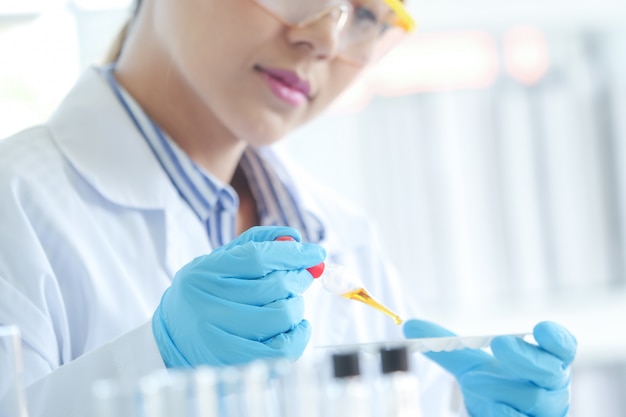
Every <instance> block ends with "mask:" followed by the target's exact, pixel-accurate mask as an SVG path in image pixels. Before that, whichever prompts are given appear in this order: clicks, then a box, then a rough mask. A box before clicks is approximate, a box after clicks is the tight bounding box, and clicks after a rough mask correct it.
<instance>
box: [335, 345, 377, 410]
mask: <svg viewBox="0 0 626 417" xmlns="http://www.w3.org/2000/svg"><path fill="white" fill-rule="evenodd" d="M359 360H360V359H359V353H358V352H340V353H335V354H333V355H332V363H333V364H332V367H333V379H332V380H331V381H330V383H329V384H328V391H327V393H326V399H327V401H326V406H327V407H328V410H327V411H326V412H325V413H324V414H323V415H326V416H330V417H372V416H373V415H374V414H373V412H372V404H371V403H370V399H371V396H370V395H369V390H368V385H367V384H365V382H364V380H363V378H362V377H361V369H360V363H359Z"/></svg>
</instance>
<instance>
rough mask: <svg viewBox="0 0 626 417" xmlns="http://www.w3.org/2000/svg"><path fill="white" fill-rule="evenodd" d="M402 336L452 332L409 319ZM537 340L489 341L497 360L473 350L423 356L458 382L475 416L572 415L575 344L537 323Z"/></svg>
mask: <svg viewBox="0 0 626 417" xmlns="http://www.w3.org/2000/svg"><path fill="white" fill-rule="evenodd" d="M404 335H405V336H406V337H407V338H422V337H441V336H454V333H452V332H450V331H448V330H446V329H444V328H442V327H439V326H437V325H436V324H433V323H430V322H427V321H421V320H409V321H407V322H406V323H405V325H404ZM533 335H534V337H535V340H536V341H537V343H538V346H537V345H534V344H531V343H528V342H525V341H523V340H521V339H520V338H516V337H514V336H498V337H496V338H494V339H493V340H492V342H491V350H492V352H493V355H491V354H489V353H487V352H485V351H482V350H474V349H462V350H456V351H451V352H428V353H425V355H426V356H427V357H429V358H430V359H432V360H433V361H435V362H437V363H438V364H439V365H441V366H442V367H443V368H445V369H446V370H448V371H449V372H450V373H452V374H453V375H454V376H455V377H456V379H457V381H458V383H459V386H460V387H461V391H462V392H463V398H464V400H465V407H466V408H467V411H468V412H469V414H470V415H471V416H472V417H492V416H493V417H495V416H498V417H500V416H504V417H512V416H515V417H521V416H532V417H563V416H565V415H566V414H567V411H568V410H569V403H570V379H571V375H570V365H571V363H572V362H573V360H574V356H575V355H576V339H575V338H574V336H572V334H571V333H570V332H568V331H567V330H566V329H565V328H563V327H561V326H559V325H558V324H556V323H553V322H549V321H544V322H541V323H539V324H537V325H536V326H535V328H534V330H533Z"/></svg>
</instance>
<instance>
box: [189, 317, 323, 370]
mask: <svg viewBox="0 0 626 417" xmlns="http://www.w3.org/2000/svg"><path fill="white" fill-rule="evenodd" d="M310 337H311V328H310V325H309V323H308V322H307V321H306V320H304V321H302V322H300V323H298V325H296V327H294V328H293V329H292V330H290V331H289V332H287V333H284V334H279V335H276V336H275V337H274V338H273V339H268V340H267V341H265V342H259V341H255V340H249V339H246V338H243V337H238V336H234V335H232V334H230V333H228V332H225V331H224V330H221V329H219V328H217V327H213V326H207V327H206V334H205V337H204V338H203V340H204V342H203V343H195V344H193V345H191V349H193V352H187V354H186V356H187V357H191V358H193V360H192V366H199V365H212V366H228V365H241V364H245V363H249V362H252V361H254V360H258V359H275V358H287V359H293V360H295V359H297V358H298V357H300V356H301V355H302V352H304V349H305V348H306V345H307V343H308V342H309V339H310Z"/></svg>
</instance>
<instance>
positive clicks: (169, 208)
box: [0, 69, 452, 417]
mask: <svg viewBox="0 0 626 417" xmlns="http://www.w3.org/2000/svg"><path fill="white" fill-rule="evenodd" d="M268 155H269V157H270V158H275V163H276V165H277V166H279V167H281V166H282V168H280V171H281V172H282V173H283V175H288V176H289V177H290V179H291V180H292V181H294V182H295V184H296V187H297V189H298V190H299V192H300V193H301V197H302V199H303V201H304V202H305V206H306V207H307V209H309V210H311V211H312V212H313V213H314V214H315V215H316V216H318V218H319V219H320V220H321V221H322V222H323V223H324V224H325V226H326V231H327V238H326V239H325V241H324V242H322V243H323V244H324V246H325V247H326V249H327V251H328V253H329V258H330V259H331V260H333V261H336V262H341V263H343V264H346V265H348V266H350V267H353V268H356V269H357V270H358V272H359V275H360V276H361V277H362V278H363V281H364V283H365V285H366V287H367V288H369V289H370V291H371V292H372V293H373V294H374V295H375V296H377V298H379V299H381V300H383V301H384V302H386V303H387V304H389V305H392V306H394V307H395V308H396V309H397V310H399V311H400V312H401V313H403V314H405V315H406V314H409V315H410V314H414V313H413V312H411V310H410V309H409V304H403V302H402V301H401V300H402V296H401V295H400V291H399V289H398V288H397V286H396V285H395V280H393V279H392V278H391V277H392V272H391V271H390V270H389V269H388V268H387V267H386V266H385V264H384V262H383V260H382V257H381V256H380V253H379V250H378V247H377V245H376V242H377V241H376V239H375V236H374V235H373V233H372V228H371V227H370V225H369V224H368V223H367V222H366V221H365V220H364V218H363V216H361V215H360V214H359V213H358V212H357V211H356V210H354V209H353V208H351V207H350V206H349V205H347V204H344V203H342V202H341V198H339V197H338V196H336V195H333V194H331V193H330V192H329V191H328V190H325V189H324V188H323V187H321V186H320V185H318V184H317V183H315V182H314V181H312V179H311V178H308V177H307V176H306V175H305V174H303V173H301V172H299V170H298V169H297V168H296V167H294V166H292V165H291V163H290V162H288V161H287V160H286V159H285V158H284V157H283V156H281V155H279V153H278V152H274V151H271V152H269V153H268ZM0 233H1V236H2V238H1V239H0V325H2V324H17V325H19V327H20V329H21V331H22V336H23V347H24V362H25V379H26V384H27V385H28V388H27V398H28V403H29V410H30V416H31V417H39V416H46V417H57V416H58V417H86V416H89V415H91V402H90V400H91V386H92V382H93V381H95V380H97V379H100V378H119V379H125V380H131V381H135V380H137V378H140V377H141V376H143V375H146V374H147V373H150V372H152V371H154V370H156V369H159V368H162V367H163V363H162V361H161V358H160V355H159V352H158V348H157V347H156V344H155V342H154V339H153V337H152V333H151V328H150V319H151V315H152V313H153V311H154V309H155V307H156V306H157V305H158V303H159V300H160V297H161V294H162V293H163V291H164V290H165V289H166V288H167V287H168V285H169V284H170V282H171V279H172V277H173V275H174V273H175V272H176V271H177V270H178V269H179V268H180V267H182V266H183V265H184V264H185V263H187V262H189V261H190V260H192V259H193V258H194V257H196V256H198V255H201V254H204V253H207V252H209V251H210V250H211V247H210V244H209V240H208V239H207V236H206V232H205V228H204V226H203V225H202V224H201V223H200V222H199V221H198V219H197V218H196V217H195V216H194V214H193V213H192V211H191V210H190V209H189V207H188V206H187V205H186V203H185V202H184V201H183V200H182V199H181V198H180V197H179V195H178V193H177V192H176V190H175V188H174V187H173V186H172V184H171V182H170V181H169V179H168V177H167V175H166V174H165V172H164V171H163V170H162V168H161V167H160V165H159V163H158V162H157V160H156V159H155V157H154V155H153V154H152V152H151V150H150V149H149V148H148V146H147V144H146V142H145V140H144V139H143V138H142V137H141V136H140V134H139V133H138V132H137V130H136V129H135V127H134V125H133V123H132V121H131V120H130V119H129V117H128V115H127V114H126V112H125V111H124V109H123V108H122V107H121V106H120V104H119V102H118V101H117V99H116V97H115V96H114V94H113V93H112V91H111V90H110V88H109V86H108V84H107V83H106V81H105V80H104V79H103V78H102V77H101V75H100V73H98V72H97V71H96V70H94V69H90V70H88V71H87V72H86V73H85V74H84V75H83V76H82V77H81V79H80V80H79V81H78V83H77V84H76V86H75V87H74V88H73V90H72V91H71V92H70V93H69V95H68V96H67V97H66V98H65V100H64V101H63V102H62V104H61V105H60V107H59V108H58V110H57V111H56V112H55V113H54V115H53V116H52V117H51V119H50V120H49V122H48V123H47V124H45V125H43V126H38V127H34V128H31V129H29V130H26V131H24V132H21V133H19V134H17V135H15V136H14V137H11V138H8V139H5V140H3V141H1V142H0ZM321 287H322V286H321V285H313V286H312V287H311V288H310V289H309V290H308V291H307V293H306V294H305V298H306V305H307V312H306V314H307V318H308V319H309V320H310V321H311V324H312V327H313V335H312V340H311V342H310V345H311V346H316V345H326V344H339V343H353V342H357V341H377V340H378V341H379V340H384V339H400V338H401V337H402V336H401V329H400V327H399V326H395V325H393V324H392V321H391V320H390V319H389V318H388V317H386V316H383V315H382V314H380V313H378V312H376V311H374V310H372V309H369V308H368V307H366V306H364V305H362V304H358V303H354V302H351V301H348V300H344V299H342V298H340V297H336V296H332V295H330V294H328V293H326V292H324V291H323V290H321ZM409 296H410V295H409ZM409 299H410V297H409ZM418 368H419V372H420V374H421V383H422V388H423V395H422V400H423V407H424V410H425V413H424V415H425V416H445V415H448V412H449V408H450V392H451V384H449V383H448V382H449V380H448V379H447V376H446V375H445V374H444V373H443V372H442V371H440V370H439V369H438V368H437V367H436V366H434V365H432V364H430V362H428V361H426V360H423V361H422V362H420V363H419V365H418ZM444 381H445V382H444ZM450 415H452V414H450Z"/></svg>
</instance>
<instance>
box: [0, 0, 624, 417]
mask: <svg viewBox="0 0 626 417" xmlns="http://www.w3.org/2000/svg"><path fill="white" fill-rule="evenodd" d="M129 6H130V1H128V0H107V1H105V0H20V1H19V2H18V1H14V0H0V137H6V136H8V135H10V134H11V133H14V132H17V131H18V130H21V129H23V128H25V127H27V126H29V125H31V124H33V123H37V122H40V121H43V120H45V119H46V117H47V116H48V115H49V114H50V112H51V111H52V110H53V109H54V107H55V106H56V105H57V104H58V102H59V101H60V100H61V98H62V97H63V95H64V94H65V93H66V92H67V91H68V90H69V88H70V87H71V86H72V84H73V83H74V81H75V80H76V78H77V77H78V76H79V74H80V73H81V72H82V71H83V69H84V68H86V67H87V66H89V65H92V64H94V63H98V62H99V61H100V60H101V58H102V57H103V54H104V53H105V51H106V49H107V47H108V45H109V43H110V42H111V40H112V38H113V37H114V35H115V33H116V32H117V30H118V28H119V27H120V26H121V24H122V23H123V22H124V20H125V19H126V17H127V16H128V8H129ZM409 7H410V9H411V10H412V12H413V14H414V16H416V17H417V19H418V21H419V24H420V28H419V31H418V32H417V33H416V34H415V35H413V36H412V37H411V38H410V39H408V40H407V41H406V42H405V43H403V44H402V45H401V46H400V47H398V48H397V49H396V50H394V51H393V52H392V53H390V54H389V55H388V56H386V57H385V59H384V60H383V61H381V62H380V63H379V64H378V65H377V66H375V67H373V68H371V69H370V70H369V71H367V72H366V73H365V74H364V75H363V77H362V79H361V80H359V82H357V83H356V84H355V85H354V86H353V87H352V88H351V89H350V90H349V91H348V92H347V93H346V94H345V95H344V96H343V97H342V98H341V99H340V100H339V101H338V102H337V103H336V104H335V105H334V106H333V108H331V109H330V110H329V111H328V112H327V113H326V114H325V115H323V116H322V117H321V118H319V119H318V120H316V121H315V122H313V123H311V124H309V125H307V126H305V127H304V128H302V129H300V130H298V131H296V132H295V133H294V134H293V135H291V136H290V137H289V138H288V139H287V140H286V141H285V142H284V143H283V145H282V146H285V147H286V148H288V150H289V151H290V152H291V153H292V154H293V155H294V157H295V158H297V159H298V160H299V162H300V163H301V164H302V165H303V166H305V167H307V168H308V169H309V170H310V171H312V172H313V173H314V174H316V175H317V176H318V178H319V179H320V180H321V181H322V182H325V183H326V184H327V185H329V186H331V187H333V188H335V189H336V190H337V191H338V192H340V193H341V194H343V195H345V196H346V197H347V198H349V199H350V200H352V201H353V202H355V203H356V204H358V205H360V206H361V207H363V209H364V210H365V211H366V212H367V213H368V214H369V215H370V216H371V217H372V219H373V220H374V221H375V222H376V224H377V226H378V230H379V232H380V235H381V239H382V241H383V247H384V248H385V250H386V251H387V255H388V256H389V258H390V259H391V260H392V262H393V263H394V264H395V266H396V267H397V270H398V272H399V275H400V277H401V278H402V279H403V283H404V285H405V286H406V290H407V293H408V294H410V295H411V297H412V298H413V300H414V302H415V303H416V304H417V305H419V306H420V308H421V310H422V311H423V312H424V315H425V316H427V317H428V318H429V319H432V320H435V321H438V322H440V323H441V324H444V325H446V326H447V327H450V328H452V329H454V330H456V331H457V332H458V333H460V334H467V335H471V334H481V333H496V332H507V333H508V332H518V331H528V330H530V329H531V328H532V326H533V325H534V323H536V322H537V321H539V320H544V319H550V320H555V321H558V322H560V323H562V324H564V325H566V326H567V327H568V328H570V329H571V330H572V331H573V332H574V333H575V334H576V336H577V338H578V339H579V344H580V350H579V356H578V359H577V362H576V364H575V368H574V373H575V380H574V384H573V401H572V415H573V416H578V417H592V416H593V417H596V416H599V415H600V416H603V417H624V416H626V411H625V410H626V397H625V396H624V395H623V393H624V392H626V334H625V332H624V331H623V330H619V328H620V327H622V326H624V324H623V323H624V322H625V321H626V257H625V256H624V254H625V250H626V247H625V245H626V216H625V211H624V210H625V208H626V2H624V1H623V0H569V1H565V0H527V1H524V2H511V1H502V0H463V1H462V0H438V1H426V0H411V1H410V2H409ZM619 323H622V324H619Z"/></svg>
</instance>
